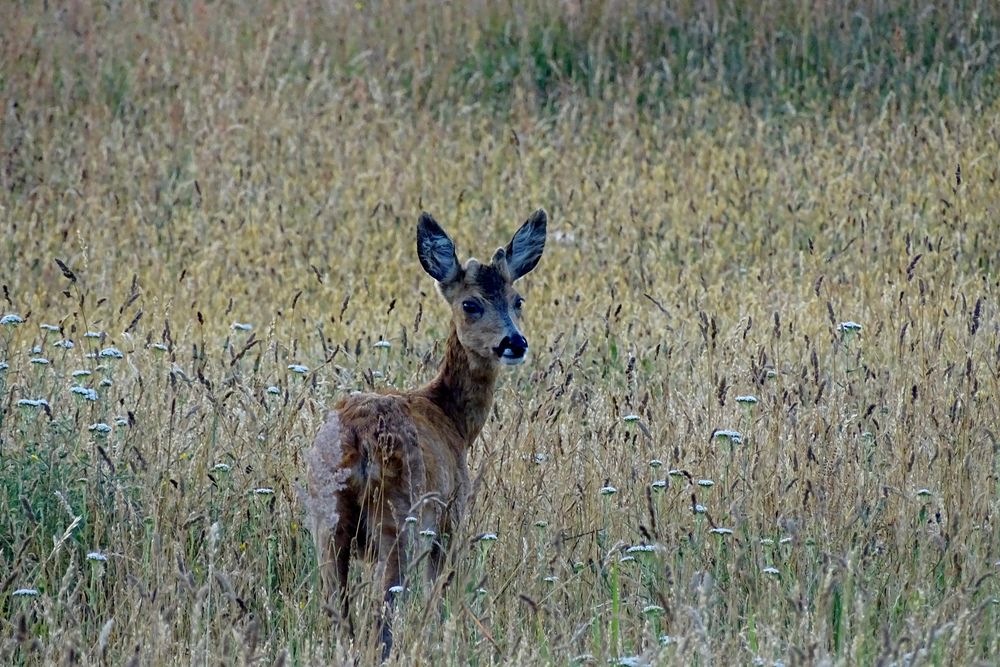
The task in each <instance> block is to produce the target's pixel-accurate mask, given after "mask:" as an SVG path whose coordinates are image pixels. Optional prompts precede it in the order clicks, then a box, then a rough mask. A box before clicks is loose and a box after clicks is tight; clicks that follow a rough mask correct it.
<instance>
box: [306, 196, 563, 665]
mask: <svg viewBox="0 0 1000 667" xmlns="http://www.w3.org/2000/svg"><path fill="white" fill-rule="evenodd" d="M545 227H546V215H545V211H543V210H538V211H536V212H535V213H534V214H532V216H531V217H530V218H529V219H528V221H527V222H525V223H524V224H523V225H522V226H521V228H520V229H518V230H517V233H515V234H514V237H513V238H512V239H511V241H510V243H508V244H507V246H506V247H505V248H498V249H497V251H496V253H494V255H493V259H492V261H491V262H490V263H489V264H482V263H480V262H478V261H476V260H475V259H470V260H468V261H467V262H466V263H465V265H464V266H462V265H461V264H459V262H458V257H457V255H456V254H455V244H454V243H453V242H452V240H451V239H450V238H449V237H448V235H447V234H446V233H445V231H444V230H443V229H441V226H440V225H439V224H438V223H437V222H436V221H435V220H434V218H432V217H431V216H430V215H428V214H427V213H424V214H422V215H421V216H420V220H419V222H418V223H417V256H418V257H419V258H420V264H421V265H422V266H423V268H424V270H425V271H426V272H427V273H429V274H430V275H431V277H433V278H434V279H435V280H436V281H437V285H438V290H439V291H440V293H441V295H442V296H443V297H444V298H445V300H446V301H447V302H448V304H449V305H450V306H451V312H452V316H451V333H450V335H449V337H448V343H447V347H446V348H445V354H444V361H443V363H442V364H441V367H440V370H439V371H438V374H437V376H436V377H435V378H434V379H433V380H431V381H430V382H429V383H428V384H426V385H424V386H423V387H420V388H419V389H414V390H412V391H403V392H395V391H389V392H386V393H382V394H373V393H356V394H353V395H351V396H348V397H346V398H343V399H341V400H340V402H339V403H337V405H336V407H335V410H334V412H332V413H331V414H330V416H329V417H328V418H327V422H326V423H325V424H324V426H323V427H322V428H321V429H320V431H319V433H318V434H317V436H316V442H315V445H314V446H313V448H312V450H311V451H310V452H309V453H308V454H307V457H306V458H307V465H308V490H307V495H306V502H307V504H308V505H309V514H310V519H311V521H312V523H313V526H312V528H313V537H314V539H315V541H316V551H317V554H318V558H319V571H320V579H321V583H322V587H323V595H324V596H326V597H327V598H329V596H330V595H331V594H332V593H333V592H334V591H339V595H340V596H341V597H340V600H339V604H340V605H341V607H342V610H343V611H342V613H343V614H344V616H345V618H348V617H347V614H348V599H347V575H348V567H349V563H350V557H351V550H352V548H353V549H355V550H356V551H357V552H358V553H360V554H362V555H367V556H369V557H373V558H374V559H375V560H376V561H377V566H376V569H377V572H378V576H379V577H380V579H381V585H382V590H383V591H385V604H384V605H383V613H382V619H381V642H382V646H383V649H382V650H383V659H386V658H387V657H388V655H389V652H390V650H391V647H392V629H391V623H390V620H389V618H388V613H389V611H390V610H391V607H392V602H393V599H394V597H395V595H396V594H397V593H398V592H401V591H402V590H403V579H404V576H405V569H406V557H407V554H408V553H411V550H410V547H411V546H412V545H411V544H409V543H408V540H411V539H412V536H413V535H414V534H415V533H416V532H417V531H425V530H433V531H435V534H436V535H439V536H440V535H444V534H447V533H449V532H451V531H452V530H453V528H454V527H455V526H456V525H457V523H458V520H459V518H460V517H461V516H462V513H463V511H464V508H465V506H466V503H467V501H468V497H469V493H470V491H471V490H470V488H469V470H468V466H467V464H466V452H467V451H468V449H469V447H471V446H472V443H473V442H475V440H476V437H477V436H478V435H479V432H480V431H481V430H482V428H483V424H484V423H485V422H486V418H487V415H488V414H489V411H490V408H491V407H492V405H493V386H494V382H495V380H496V376H497V370H498V367H499V366H500V365H501V364H506V365H514V364H520V363H522V362H523V361H524V359H525V354H526V353H527V351H528V342H527V341H526V340H525V338H524V335H523V334H522V333H521V331H520V329H519V328H518V321H519V320H520V318H521V304H522V303H523V299H522V298H521V296H520V295H519V294H518V293H517V291H516V290H515V289H514V286H513V285H514V282H515V281H516V280H517V279H518V278H521V277H522V276H524V275H525V274H526V273H528V272H529V271H531V270H532V269H533V268H535V265H536V264H538V260H539V259H540V258H541V256H542V250H543V248H544V246H545ZM407 517H415V518H416V519H417V524H416V525H415V526H412V527H410V528H408V527H407V526H406V521H407ZM410 521H412V519H410ZM443 555H444V554H443V552H442V548H441V544H440V543H436V544H435V546H434V547H432V551H431V553H430V554H428V556H429V568H428V569H429V571H430V577H431V578H433V577H434V576H435V575H436V574H437V570H438V569H439V567H440V564H441V561H442V558H443ZM349 622H350V621H349V620H348V623H349Z"/></svg>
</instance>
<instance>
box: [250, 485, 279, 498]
mask: <svg viewBox="0 0 1000 667" xmlns="http://www.w3.org/2000/svg"><path fill="white" fill-rule="evenodd" d="M253 492H254V493H256V494H257V495H258V496H271V495H274V489H272V488H271V487H270V486H258V487H257V488H256V489H254V490H253Z"/></svg>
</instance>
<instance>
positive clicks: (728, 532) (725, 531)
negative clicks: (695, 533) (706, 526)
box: [708, 528, 733, 535]
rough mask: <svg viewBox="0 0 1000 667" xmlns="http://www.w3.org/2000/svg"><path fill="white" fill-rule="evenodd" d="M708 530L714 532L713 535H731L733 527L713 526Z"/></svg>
mask: <svg viewBox="0 0 1000 667" xmlns="http://www.w3.org/2000/svg"><path fill="white" fill-rule="evenodd" d="M708 532H710V533H714V534H715V535H732V534H733V529H732V528H713V529H712V530H710V531H708Z"/></svg>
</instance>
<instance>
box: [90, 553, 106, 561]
mask: <svg viewBox="0 0 1000 667" xmlns="http://www.w3.org/2000/svg"><path fill="white" fill-rule="evenodd" d="M87 560H92V561H97V562H99V563H107V562H108V557H107V556H105V555H104V554H102V553H101V552H100V551H91V552H90V553H89V554H87Z"/></svg>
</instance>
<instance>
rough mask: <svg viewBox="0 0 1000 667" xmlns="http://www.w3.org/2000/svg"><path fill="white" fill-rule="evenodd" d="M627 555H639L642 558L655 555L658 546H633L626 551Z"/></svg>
mask: <svg viewBox="0 0 1000 667" xmlns="http://www.w3.org/2000/svg"><path fill="white" fill-rule="evenodd" d="M625 553H627V554H632V555H635V554H639V555H640V556H641V555H643V554H655V553H656V545H655V544H636V545H635V546H631V547H629V548H628V549H626V550H625Z"/></svg>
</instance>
